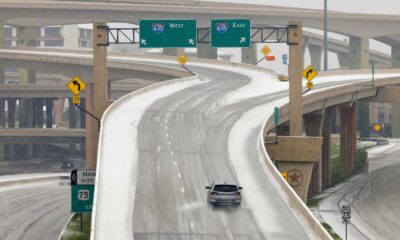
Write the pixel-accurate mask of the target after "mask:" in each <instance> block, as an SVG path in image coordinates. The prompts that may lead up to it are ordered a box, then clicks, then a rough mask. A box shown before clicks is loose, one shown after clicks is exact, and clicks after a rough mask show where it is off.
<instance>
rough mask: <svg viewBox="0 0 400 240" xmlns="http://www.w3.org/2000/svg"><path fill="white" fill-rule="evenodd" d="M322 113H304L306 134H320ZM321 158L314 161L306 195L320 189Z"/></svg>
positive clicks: (314, 135)
mask: <svg viewBox="0 0 400 240" xmlns="http://www.w3.org/2000/svg"><path fill="white" fill-rule="evenodd" d="M323 120H324V115H323V114H322V113H309V114H306V115H304V127H305V130H306V135H307V136H311V137H319V136H321V135H322V124H323ZM321 175H322V174H321V158H318V159H317V161H316V162H315V163H314V166H313V170H312V173H311V179H310V186H309V189H308V196H309V197H311V196H314V195H315V194H318V193H320V192H321V191H322V178H321Z"/></svg>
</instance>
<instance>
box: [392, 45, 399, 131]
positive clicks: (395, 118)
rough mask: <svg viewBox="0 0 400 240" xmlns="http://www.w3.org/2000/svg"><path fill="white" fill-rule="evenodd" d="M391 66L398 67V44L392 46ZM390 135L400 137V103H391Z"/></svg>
mask: <svg viewBox="0 0 400 240" xmlns="http://www.w3.org/2000/svg"><path fill="white" fill-rule="evenodd" d="M392 68H400V46H392ZM390 121H391V126H392V137H393V138H400V104H398V103H396V104H392V115H391V119H390Z"/></svg>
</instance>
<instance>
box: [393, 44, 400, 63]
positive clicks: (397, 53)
mask: <svg viewBox="0 0 400 240" xmlns="http://www.w3.org/2000/svg"><path fill="white" fill-rule="evenodd" d="M392 68H400V45H398V46H392Z"/></svg>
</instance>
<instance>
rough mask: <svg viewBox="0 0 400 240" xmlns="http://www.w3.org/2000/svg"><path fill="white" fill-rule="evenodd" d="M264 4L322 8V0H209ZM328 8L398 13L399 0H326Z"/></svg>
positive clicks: (358, 11)
mask: <svg viewBox="0 0 400 240" xmlns="http://www.w3.org/2000/svg"><path fill="white" fill-rule="evenodd" d="M207 1H210V0H207ZM211 1H223V2H239V3H247V2H248V3H256V4H265V5H276V6H287V7H301V8H313V9H323V7H324V0H211ZM328 9H330V10H336V11H346V12H356V13H375V14H391V15H400V0H378V1H377V0H328Z"/></svg>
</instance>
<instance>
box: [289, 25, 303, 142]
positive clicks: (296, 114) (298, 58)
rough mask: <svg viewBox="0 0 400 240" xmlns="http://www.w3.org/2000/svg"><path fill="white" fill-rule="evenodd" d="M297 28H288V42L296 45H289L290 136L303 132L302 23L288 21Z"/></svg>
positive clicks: (299, 134)
mask: <svg viewBox="0 0 400 240" xmlns="http://www.w3.org/2000/svg"><path fill="white" fill-rule="evenodd" d="M289 24H290V25H297V26H298V27H297V28H290V29H289V37H288V38H289V42H291V43H297V45H290V46H289V79H290V81H289V126H290V129H289V131H290V136H301V135H302V134H303V101H302V99H303V96H302V92H301V86H302V72H303V58H304V57H303V42H302V35H303V30H302V23H301V22H300V21H290V22H289Z"/></svg>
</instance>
